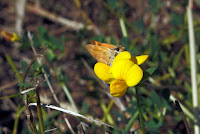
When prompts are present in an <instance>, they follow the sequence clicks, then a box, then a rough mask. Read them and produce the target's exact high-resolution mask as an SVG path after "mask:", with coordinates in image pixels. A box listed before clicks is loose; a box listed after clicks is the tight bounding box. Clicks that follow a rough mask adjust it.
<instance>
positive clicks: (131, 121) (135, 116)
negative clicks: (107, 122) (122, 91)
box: [125, 111, 139, 132]
mask: <svg viewBox="0 0 200 134" xmlns="http://www.w3.org/2000/svg"><path fill="white" fill-rule="evenodd" d="M138 114H139V113H138V111H136V112H135V113H134V114H133V116H131V119H130V120H129V122H128V124H127V125H126V127H125V131H126V132H128V131H129V130H130V129H131V127H132V125H133V122H134V121H135V119H136V118H137V116H138Z"/></svg>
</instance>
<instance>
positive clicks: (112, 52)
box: [86, 41, 125, 66]
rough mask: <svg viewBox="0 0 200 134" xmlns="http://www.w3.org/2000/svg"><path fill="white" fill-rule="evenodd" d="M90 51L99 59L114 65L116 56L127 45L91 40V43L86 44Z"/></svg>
mask: <svg viewBox="0 0 200 134" xmlns="http://www.w3.org/2000/svg"><path fill="white" fill-rule="evenodd" d="M86 48H87V50H88V51H89V53H90V54H91V55H92V56H93V57H94V58H95V59H96V60H97V61H98V62H102V63H105V64H107V65H108V66H112V62H113V60H114V58H115V57H116V56H117V55H118V54H119V53H121V52H123V51H124V50H125V47H123V46H120V45H112V44H106V43H101V42H98V41H91V44H88V45H86Z"/></svg>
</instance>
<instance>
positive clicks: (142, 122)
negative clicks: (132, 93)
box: [135, 87, 146, 134]
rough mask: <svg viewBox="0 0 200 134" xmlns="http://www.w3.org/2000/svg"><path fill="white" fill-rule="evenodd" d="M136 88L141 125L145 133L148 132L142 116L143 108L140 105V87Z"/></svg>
mask: <svg viewBox="0 0 200 134" xmlns="http://www.w3.org/2000/svg"><path fill="white" fill-rule="evenodd" d="M135 90H136V99H137V107H138V113H139V118H140V126H141V129H142V132H143V134H145V133H146V132H145V128H144V121H143V116H142V109H141V105H140V97H139V92H138V88H137V87H135Z"/></svg>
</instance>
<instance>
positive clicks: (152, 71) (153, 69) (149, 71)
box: [145, 67, 157, 75]
mask: <svg viewBox="0 0 200 134" xmlns="http://www.w3.org/2000/svg"><path fill="white" fill-rule="evenodd" d="M156 69H157V68H155V67H152V68H149V69H147V70H145V71H146V72H147V73H148V74H149V75H152V74H153V73H154V71H155V70H156Z"/></svg>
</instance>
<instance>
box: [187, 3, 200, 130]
mask: <svg viewBox="0 0 200 134" xmlns="http://www.w3.org/2000/svg"><path fill="white" fill-rule="evenodd" d="M192 2H193V1H192V0H189V2H188V7H187V17H188V30H189V31H188V34H189V35H188V36H189V47H190V66H191V82H192V101H193V108H194V116H195V120H194V121H195V123H194V133H195V134H199V133H200V128H199V110H198V100H199V99H198V90H197V69H196V52H195V35H194V27H193V18H192Z"/></svg>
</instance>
